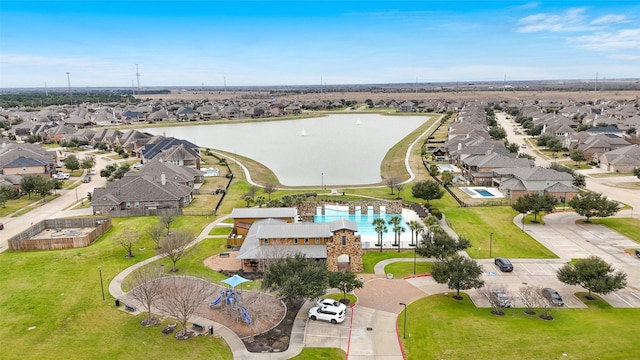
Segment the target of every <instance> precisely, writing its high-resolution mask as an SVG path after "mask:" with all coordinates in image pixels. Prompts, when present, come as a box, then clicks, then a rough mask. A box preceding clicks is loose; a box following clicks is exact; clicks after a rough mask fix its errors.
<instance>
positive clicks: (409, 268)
mask: <svg viewBox="0 0 640 360" xmlns="http://www.w3.org/2000/svg"><path fill="white" fill-rule="evenodd" d="M432 266H433V263H432V262H416V274H417V275H422V274H430V273H431V267H432ZM384 272H385V274H393V277H394V278H395V279H400V278H403V277H405V276H410V275H414V274H413V261H408V262H395V263H391V264H389V265H387V266H385V267H384Z"/></svg>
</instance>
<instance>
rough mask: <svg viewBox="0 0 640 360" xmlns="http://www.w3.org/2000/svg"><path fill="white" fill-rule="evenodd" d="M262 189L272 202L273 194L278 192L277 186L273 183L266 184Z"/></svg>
mask: <svg viewBox="0 0 640 360" xmlns="http://www.w3.org/2000/svg"><path fill="white" fill-rule="evenodd" d="M262 189H263V191H264V192H266V193H267V195H268V196H269V198H268V200H269V201H271V194H273V193H274V192H276V186H275V185H274V184H273V183H266V184H264V187H263V188H262Z"/></svg>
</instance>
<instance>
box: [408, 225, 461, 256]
mask: <svg viewBox="0 0 640 360" xmlns="http://www.w3.org/2000/svg"><path fill="white" fill-rule="evenodd" d="M470 246H471V242H470V241H469V240H468V239H466V238H464V237H460V238H459V239H458V240H456V239H454V238H452V237H451V236H449V234H447V233H446V232H445V231H439V232H433V231H430V232H428V233H425V234H423V235H422V241H419V242H418V247H417V248H416V252H417V253H418V254H420V255H422V256H425V257H432V258H436V259H438V260H443V259H446V258H448V257H450V256H454V255H456V253H457V252H458V251H462V250H465V249H467V248H469V247H470Z"/></svg>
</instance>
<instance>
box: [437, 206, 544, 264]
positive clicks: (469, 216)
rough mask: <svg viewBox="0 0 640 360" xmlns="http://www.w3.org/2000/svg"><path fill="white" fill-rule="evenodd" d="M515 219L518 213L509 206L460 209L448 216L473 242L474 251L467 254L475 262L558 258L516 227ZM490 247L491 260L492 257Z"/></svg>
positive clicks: (456, 227)
mask: <svg viewBox="0 0 640 360" xmlns="http://www.w3.org/2000/svg"><path fill="white" fill-rule="evenodd" d="M516 215H517V212H516V211H515V210H513V209H512V208H511V207H510V206H492V207H472V208H457V209H450V210H448V211H447V212H446V218H447V221H448V223H449V224H450V225H451V227H452V228H453V230H454V231H455V232H456V233H457V234H458V235H460V236H464V237H466V238H468V239H469V240H470V241H471V248H469V249H467V253H468V254H469V256H471V257H472V258H489V257H496V256H505V257H511V258H540V259H543V258H554V257H556V256H555V255H554V254H553V253H552V252H551V251H549V249H547V248H545V247H544V246H542V245H541V244H540V243H539V242H537V241H536V240H535V239H533V238H532V237H531V236H529V234H527V233H526V232H523V231H522V228H521V227H519V226H516V225H515V224H514V223H513V218H514V217H515V216H516ZM525 227H526V225H525ZM491 233H493V236H491ZM491 239H492V240H493V241H491ZM490 245H491V256H489V250H490V249H489V247H490Z"/></svg>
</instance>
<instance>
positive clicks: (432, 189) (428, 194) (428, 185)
mask: <svg viewBox="0 0 640 360" xmlns="http://www.w3.org/2000/svg"><path fill="white" fill-rule="evenodd" d="M411 193H412V194H413V197H416V198H418V199H423V200H427V205H429V204H430V203H429V201H430V200H435V199H440V198H441V197H442V196H443V195H444V190H442V188H440V185H438V183H437V182H435V181H433V180H424V181H418V182H416V183H415V184H413V188H411Z"/></svg>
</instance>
